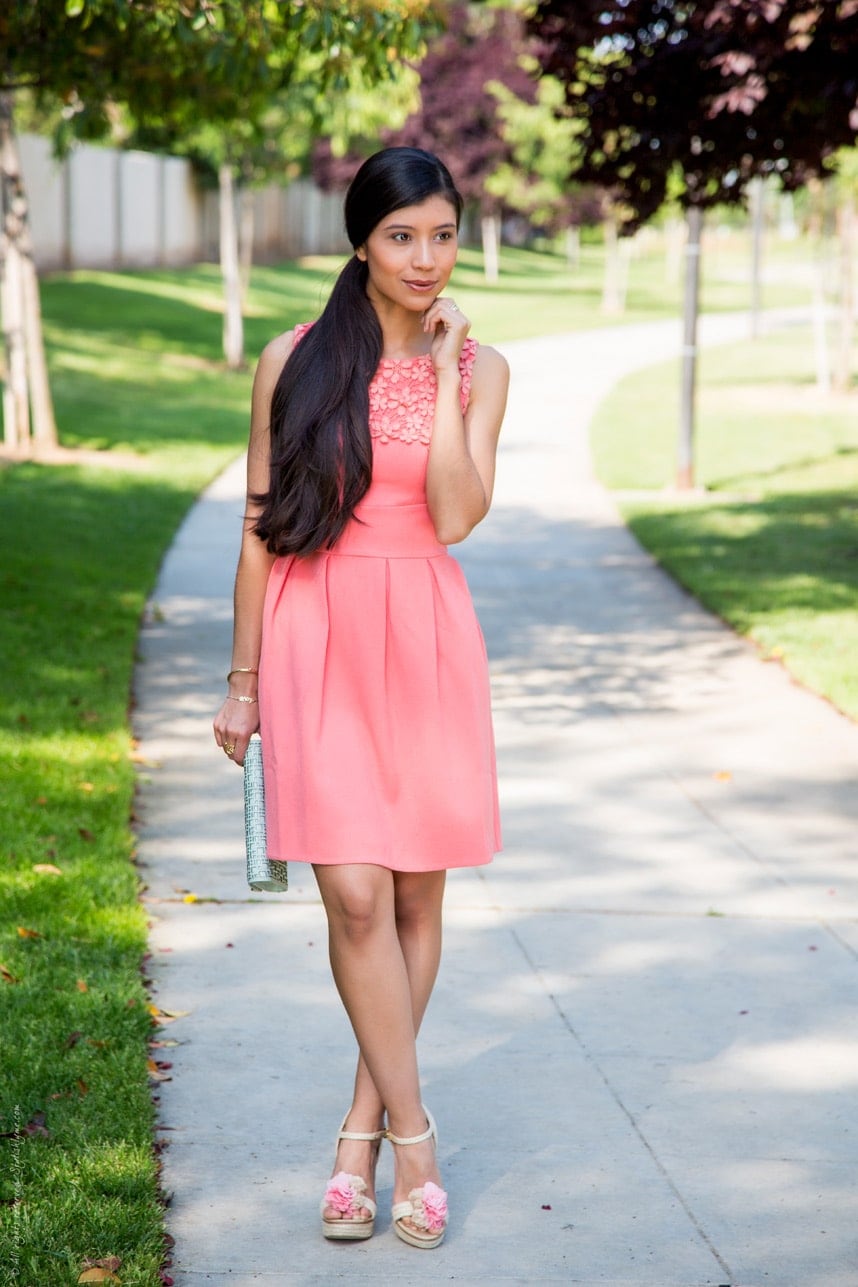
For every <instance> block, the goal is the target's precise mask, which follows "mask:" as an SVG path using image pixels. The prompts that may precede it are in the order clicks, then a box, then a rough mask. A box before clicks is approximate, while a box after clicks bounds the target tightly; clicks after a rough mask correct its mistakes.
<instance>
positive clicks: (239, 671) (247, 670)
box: [226, 666, 259, 683]
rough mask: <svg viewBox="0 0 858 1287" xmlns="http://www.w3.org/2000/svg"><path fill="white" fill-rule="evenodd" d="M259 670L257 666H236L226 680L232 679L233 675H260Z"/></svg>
mask: <svg viewBox="0 0 858 1287" xmlns="http://www.w3.org/2000/svg"><path fill="white" fill-rule="evenodd" d="M258 674H259V671H258V670H257V669H256V667H255V666H234V667H233V669H232V670H231V671H230V672H229V674H228V675H227V677H226V682H227V683H229V681H230V680H231V679H232V677H233V675H258Z"/></svg>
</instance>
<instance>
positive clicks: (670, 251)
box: [664, 218, 685, 286]
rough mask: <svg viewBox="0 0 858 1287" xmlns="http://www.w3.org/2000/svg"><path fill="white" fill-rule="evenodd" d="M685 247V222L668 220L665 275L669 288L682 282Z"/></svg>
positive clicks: (665, 228) (665, 243) (665, 245)
mask: <svg viewBox="0 0 858 1287" xmlns="http://www.w3.org/2000/svg"><path fill="white" fill-rule="evenodd" d="M684 245H685V220H684V219H673V218H670V219H668V221H667V223H666V224H665V226H664V275H665V280H666V281H667V284H668V286H678V285H679V283H680V281H681V280H682V251H683V247H684Z"/></svg>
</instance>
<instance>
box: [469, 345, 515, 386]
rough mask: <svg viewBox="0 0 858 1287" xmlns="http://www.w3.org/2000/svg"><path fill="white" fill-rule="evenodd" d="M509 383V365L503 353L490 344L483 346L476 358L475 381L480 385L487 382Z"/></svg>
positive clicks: (478, 350) (480, 347)
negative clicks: (499, 381)
mask: <svg viewBox="0 0 858 1287" xmlns="http://www.w3.org/2000/svg"><path fill="white" fill-rule="evenodd" d="M498 380H501V381H503V383H504V385H506V383H507V382H508V381H509V363H508V362H507V360H506V358H505V357H504V356H503V354H502V353H499V352H498V351H497V349H493V348H492V347H491V345H489V344H481V345H480V346H479V348H478V349H477V352H476V354H475V356H474V381H475V382H476V383H477V384H478V385H480V384H482V383H483V382H485V381H490V382H493V383H494V382H497V381H498Z"/></svg>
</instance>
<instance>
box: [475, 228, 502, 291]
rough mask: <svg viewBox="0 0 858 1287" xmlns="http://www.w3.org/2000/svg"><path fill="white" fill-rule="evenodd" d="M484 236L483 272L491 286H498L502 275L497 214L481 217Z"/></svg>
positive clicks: (481, 229)
mask: <svg viewBox="0 0 858 1287" xmlns="http://www.w3.org/2000/svg"><path fill="white" fill-rule="evenodd" d="M480 231H481V233H482V238H483V272H484V273H485V277H486V281H487V282H488V283H489V285H490V286H496V285H497V283H498V278H499V276H500V218H499V216H498V215H496V214H490V215H483V216H482V218H481V219H480Z"/></svg>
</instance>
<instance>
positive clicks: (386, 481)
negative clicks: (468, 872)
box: [259, 326, 500, 871]
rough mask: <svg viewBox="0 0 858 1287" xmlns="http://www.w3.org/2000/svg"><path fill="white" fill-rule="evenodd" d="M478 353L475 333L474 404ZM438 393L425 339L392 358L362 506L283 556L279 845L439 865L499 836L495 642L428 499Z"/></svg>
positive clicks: (276, 711)
mask: <svg viewBox="0 0 858 1287" xmlns="http://www.w3.org/2000/svg"><path fill="white" fill-rule="evenodd" d="M306 330H307V327H306V326H301V327H298V328H296V339H299V338H300V336H301V335H302V334H303V333H304V332H305V331H306ZM476 351H477V345H476V343H475V341H473V340H470V339H469V340H466V341H465V347H464V350H463V352H462V357H461V361H460V369H461V374H462V409H463V411H464V409H465V408H466V406H467V403H468V397H469V390H470V383H471V373H472V371H473V365H474V358H475V355H476ZM436 391H437V385H436V381H435V372H434V369H433V366H432V361H431V359H430V358H429V356H428V355H426V356H421V357H417V358H409V359H406V360H404V361H395V360H392V359H385V358H383V359H382V361H381V363H380V365H379V368H378V371H377V373H376V375H375V378H374V379H373V381H372V384H371V385H370V434H371V437H372V448H373V466H372V483H371V485H370V488H369V490H368V491H367V493H366V495H365V496H364V498H363V500H362V501H361V502H360V504H359V505H358V507H357V509H356V511H355V514H356V516H357V517H359V518H360V519H361V520H362V521H361V522H357V521H354V520H352V522H351V523H350V524H349V525H348V527H347V528H346V530H345V531H344V532H343V534H342V536H341V537H340V539H339V540H338V541H337V543H336V544H335V546H334V548H333V549H332V550H328V551H323V552H319V553H316V554H312V555H310V556H305V557H298V556H294V555H290V556H287V557H284V558H278V559H277V560H276V561H275V562H274V565H273V567H272V569H271V575H270V579H269V582H268V590H267V594H266V598H265V610H264V619H263V631H262V656H261V660H260V666H259V710H260V721H261V734H262V746H263V757H264V763H265V801H266V822H267V834H268V855H269V857H270V858H275V859H279V860H281V861H286V862H311V863H326V864H327V863H374V864H377V865H380V866H382V867H388V868H390V869H391V870H393V871H437V870H440V869H443V868H448V867H471V866H478V865H480V864H483V863H487V862H490V861H491V858H492V855H493V854H494V853H496V852H497V851H498V849H499V848H500V826H499V819H498V800H497V778H496V772H495V752H494V739H493V735H492V723H491V710H490V705H489V680H488V666H487V661H486V650H485V644H484V643H483V636H482V633H481V631H480V627H479V624H478V622H477V619H476V615H475V613H474V608H473V604H472V602H471V596H470V593H469V591H468V587H467V584H466V582H465V577H464V574H463V572H462V569H461V568H460V566H459V564H458V563H457V562H456V560H455V559H453V558H452V557H451V556H450V555H449V554H448V553H447V549H446V546H444V545H441V544H440V543H439V541H438V539H437V537H436V535H435V529H434V527H433V525H432V520H431V518H430V516H429V511H428V509H427V506H426V466H427V461H428V456H429V442H430V438H431V433H432V420H433V413H434V406H435V397H436Z"/></svg>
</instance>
